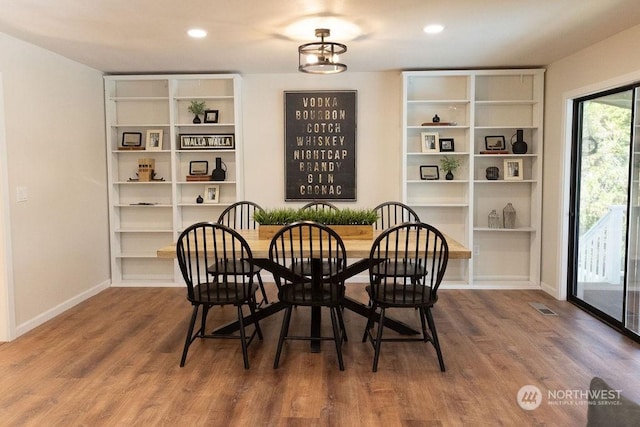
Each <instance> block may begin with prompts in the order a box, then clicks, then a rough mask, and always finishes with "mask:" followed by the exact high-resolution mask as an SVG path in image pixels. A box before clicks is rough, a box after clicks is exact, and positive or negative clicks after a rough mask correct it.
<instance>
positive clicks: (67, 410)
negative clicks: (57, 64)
mask: <svg viewBox="0 0 640 427" xmlns="http://www.w3.org/2000/svg"><path fill="white" fill-rule="evenodd" d="M267 287H268V288H269V291H270V293H271V294H272V295H273V284H267ZM348 293H349V295H352V296H355V297H358V298H361V299H362V300H364V298H365V297H364V291H363V286H362V285H349V289H348ZM274 298H275V297H274ZM534 301H535V302H542V303H544V304H546V305H547V306H548V307H549V308H551V309H552V310H554V311H555V312H556V313H557V314H558V316H543V315H541V314H539V313H538V312H537V311H535V310H534V309H533V308H532V307H531V306H529V302H534ZM216 311H217V312H216ZM190 313H191V306H190V304H189V303H188V302H187V301H186V299H185V290H184V289H182V288H157V289H150V288H137V289H136V288H111V289H108V290H106V291H104V292H102V293H101V294H99V295H97V296H95V297H93V298H91V299H90V300H88V301H86V302H84V303H82V304H80V305H79V306H77V307H75V308H73V309H71V310H69V311H67V312H66V313H64V314H63V315H61V316H59V317H57V318H56V319H53V320H52V321H50V322H48V323H46V324H45V325H43V326H41V327H39V328H37V329H36V330H33V331H31V332H29V333H28V334H26V335H24V336H22V337H20V338H19V339H17V340H15V341H13V342H10V343H4V344H1V345H0V425H1V426H43V425H46V426H81V425H82V426H155V425H167V426H298V425H299V426H385V427H387V426H457V425H474V426H478V425H493V426H495V425H505V426H514V425H518V426H526V425H554V426H555V425H562V426H574V425H575V426H583V425H585V423H586V411H587V407H586V405H585V404H584V403H585V402H576V403H573V404H551V403H550V402H549V401H548V399H547V393H548V391H550V390H586V389H587V388H588V384H589V381H590V379H591V378H592V377H593V376H596V375H597V376H601V377H603V378H604V379H605V380H607V381H609V382H610V384H611V385H612V386H613V387H614V388H616V389H620V390H622V391H623V393H625V394H626V395H628V396H629V397H630V398H632V399H634V400H636V401H640V382H639V381H638V374H640V345H638V344H637V343H634V342H633V341H631V340H629V339H627V338H625V337H623V336H622V335H620V334H618V333H617V332H615V331H614V330H612V329H611V328H609V327H608V326H606V325H604V324H603V323H601V322H599V321H598V320H595V319H593V318H592V317H590V316H589V315H587V314H586V313H584V312H583V311H581V310H580V309H578V308H576V307H575V306H573V305H571V304H569V303H566V302H561V301H556V300H554V299H553V298H551V297H549V296H548V295H546V294H544V293H543V292H540V291H480V290H479V291H466V290H465V291H461V290H443V291H441V293H440V301H439V302H438V304H437V306H436V308H435V310H434V317H435V321H436V324H437V326H438V331H439V335H440V341H441V345H442V349H443V353H444V359H445V363H446V366H447V371H446V372H445V373H441V372H440V370H439V368H438V362H437V357H436V354H435V351H434V349H433V347H432V346H431V345H430V344H423V343H385V344H383V348H382V353H381V358H380V364H379V371H378V372H377V373H372V372H371V364H372V358H373V350H372V348H371V346H370V345H369V344H363V343H361V337H362V332H363V328H364V325H365V320H364V318H362V317H359V316H357V315H355V314H354V313H351V312H348V311H347V312H345V322H346V328H347V332H348V334H349V341H348V342H347V343H346V344H345V346H344V358H345V366H346V370H345V371H344V372H340V371H339V370H338V366H337V361H336V356H335V349H334V347H333V345H332V343H331V342H325V343H323V344H322V352H321V353H310V352H309V345H308V343H307V342H303V341H291V342H287V343H286V344H285V348H284V350H283V355H282V359H281V364H280V368H279V369H277V370H274V369H273V368H272V364H273V358H274V354H275V347H276V340H277V336H278V333H279V328H280V322H281V320H282V312H280V313H278V314H277V315H275V316H272V317H271V318H269V319H266V320H264V321H263V322H262V323H261V326H262V328H263V331H264V333H265V339H264V341H262V342H260V341H254V342H253V343H252V344H251V346H250V348H249V357H250V363H251V369H249V370H244V369H243V365H242V353H241V350H240V346H239V342H238V341H236V340H197V341H196V342H195V343H194V344H193V345H192V347H191V349H190V352H189V356H188V358H187V364H186V366H185V367H184V368H180V367H179V366H178V365H179V360H180V355H181V352H182V345H183V342H184V337H185V334H186V328H187V323H188V320H189V317H190ZM416 314H417V313H415V312H413V311H412V310H405V311H403V312H395V313H394V316H396V317H398V318H401V319H402V320H405V321H407V322H411V323H413V324H415V325H416V326H417V325H419V323H417V322H418V318H417V316H416ZM234 316H235V309H234V308H233V307H224V308H222V309H218V310H215V309H214V312H213V313H212V314H211V315H210V324H211V325H214V324H216V323H217V322H226V321H228V320H232V319H233V317H234ZM308 321H309V314H308V310H307V309H305V308H302V307H301V308H298V309H297V310H296V312H295V313H294V318H293V320H292V328H293V329H294V330H299V332H300V333H306V332H307V331H308ZM329 326H330V322H329V319H328V313H327V314H325V317H324V319H323V328H327V329H326V332H327V333H328V332H329V330H328V327H329ZM527 384H531V385H536V386H537V387H538V388H539V389H540V390H541V392H542V394H543V396H544V400H543V402H542V404H541V406H540V407H539V408H537V409H535V410H532V411H525V410H523V409H521V408H520V407H519V405H518V404H517V399H516V395H517V392H518V390H519V389H520V388H521V387H522V386H524V385H527ZM565 403H566V402H565ZM581 403H582V404H581Z"/></svg>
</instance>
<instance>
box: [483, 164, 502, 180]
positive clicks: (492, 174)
mask: <svg viewBox="0 0 640 427" xmlns="http://www.w3.org/2000/svg"><path fill="white" fill-rule="evenodd" d="M485 176H486V177H487V179H488V180H490V181H495V180H497V179H498V178H499V177H500V169H498V167H497V166H489V167H488V168H487V170H486V175H485Z"/></svg>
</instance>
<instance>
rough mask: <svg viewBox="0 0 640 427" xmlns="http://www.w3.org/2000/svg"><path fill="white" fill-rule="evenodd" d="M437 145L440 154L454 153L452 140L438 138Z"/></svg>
mask: <svg viewBox="0 0 640 427" xmlns="http://www.w3.org/2000/svg"><path fill="white" fill-rule="evenodd" d="M439 144H440V151H441V152H446V151H454V150H453V138H440V140H439Z"/></svg>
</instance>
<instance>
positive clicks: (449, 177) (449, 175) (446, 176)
mask: <svg viewBox="0 0 640 427" xmlns="http://www.w3.org/2000/svg"><path fill="white" fill-rule="evenodd" d="M444 178H445V179H446V180H447V181H451V180H453V173H452V172H451V171H449V172H447V174H446V175H445V176H444Z"/></svg>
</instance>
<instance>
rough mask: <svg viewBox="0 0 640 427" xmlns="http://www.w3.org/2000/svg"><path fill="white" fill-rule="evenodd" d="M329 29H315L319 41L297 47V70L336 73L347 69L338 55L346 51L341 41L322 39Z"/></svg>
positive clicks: (314, 72)
mask: <svg viewBox="0 0 640 427" xmlns="http://www.w3.org/2000/svg"><path fill="white" fill-rule="evenodd" d="M330 34H331V31H329V30H328V29H327V28H318V29H316V37H320V42H313V43H305V44H303V45H300V46H299V47H298V71H302V72H303V73H310V74H336V73H341V72H343V71H345V70H346V69H347V66H346V65H345V64H342V63H340V55H342V54H343V53H345V52H346V51H347V46H345V45H343V44H341V43H334V42H327V41H324V38H325V37H329V35H330Z"/></svg>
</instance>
